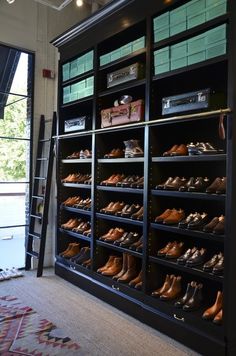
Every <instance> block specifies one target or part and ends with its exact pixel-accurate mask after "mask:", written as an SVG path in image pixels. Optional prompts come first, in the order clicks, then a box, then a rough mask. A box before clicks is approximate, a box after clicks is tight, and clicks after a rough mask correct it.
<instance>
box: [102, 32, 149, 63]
mask: <svg viewBox="0 0 236 356" xmlns="http://www.w3.org/2000/svg"><path fill="white" fill-rule="evenodd" d="M144 47H145V36H142V37H140V38H138V39H137V40H135V41H132V42H129V43H127V44H125V45H124V46H122V47H119V48H117V49H116V50H114V51H112V52H109V53H106V54H104V55H102V56H100V66H103V65H105V64H108V63H110V62H113V61H115V60H117V59H120V58H122V57H125V56H127V55H129V54H131V53H133V52H135V51H138V50H139V49H142V48H144Z"/></svg>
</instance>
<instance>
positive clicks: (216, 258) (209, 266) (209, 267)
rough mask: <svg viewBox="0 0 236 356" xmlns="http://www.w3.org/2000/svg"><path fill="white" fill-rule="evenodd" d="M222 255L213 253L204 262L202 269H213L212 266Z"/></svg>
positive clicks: (207, 270)
mask: <svg viewBox="0 0 236 356" xmlns="http://www.w3.org/2000/svg"><path fill="white" fill-rule="evenodd" d="M222 257H223V255H222V253H219V254H216V255H214V256H213V257H212V258H211V259H210V260H209V261H207V262H206V263H204V265H203V268H202V269H203V271H206V272H211V271H212V270H213V267H215V266H216V265H217V264H218V262H219V261H220V259H221V258H222Z"/></svg>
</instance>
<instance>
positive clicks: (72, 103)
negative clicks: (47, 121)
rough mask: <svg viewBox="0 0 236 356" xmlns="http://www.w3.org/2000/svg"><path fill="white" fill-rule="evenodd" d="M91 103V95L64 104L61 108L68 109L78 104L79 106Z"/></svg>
mask: <svg viewBox="0 0 236 356" xmlns="http://www.w3.org/2000/svg"><path fill="white" fill-rule="evenodd" d="M92 101H93V95H90V96H86V97H85V98H82V99H79V100H75V101H71V102H70V103H66V104H63V105H61V108H62V109H63V108H69V107H72V106H75V105H78V104H81V103H86V102H87V103H90V102H91V103H92Z"/></svg>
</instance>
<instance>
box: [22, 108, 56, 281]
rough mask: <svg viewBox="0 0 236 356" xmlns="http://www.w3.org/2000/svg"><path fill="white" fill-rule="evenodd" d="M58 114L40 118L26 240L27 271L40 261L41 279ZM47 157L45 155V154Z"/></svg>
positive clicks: (38, 272) (39, 274)
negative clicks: (35, 246) (39, 208)
mask: <svg viewBox="0 0 236 356" xmlns="http://www.w3.org/2000/svg"><path fill="white" fill-rule="evenodd" d="M56 120H57V117H56V112H54V113H53V119H52V121H51V120H45V117H44V115H41V118H40V129H39V135H38V145H37V155H36V166H35V175H34V179H33V189H32V196H31V205H30V215H29V216H30V223H29V229H28V236H27V240H26V261H25V269H26V270H29V269H31V262H32V258H36V259H38V268H37V277H41V276H42V274H43V264H44V255H45V246H46V235H47V225H48V213H49V201H50V193H51V180H52V172H53V148H54V139H53V136H55V133H56ZM45 122H51V123H52V127H51V135H50V139H45V137H44V136H45ZM46 142H50V143H49V149H48V152H47V155H48V157H47V158H43V157H42V154H43V144H44V143H46ZM44 156H45V153H44ZM44 161H47V169H46V176H44V177H40V173H41V164H42V163H43V162H44ZM42 181H44V182H45V190H44V194H43V195H42V194H39V186H40V182H42ZM37 200H40V201H43V212H42V214H41V215H40V214H38V213H36V209H37ZM36 220H38V221H39V222H40V223H41V229H40V233H37V232H35V231H34V229H35V221H36ZM34 239H37V240H38V241H39V249H38V252H36V251H34V250H33V241H34Z"/></svg>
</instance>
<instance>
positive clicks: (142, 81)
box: [98, 79, 146, 98]
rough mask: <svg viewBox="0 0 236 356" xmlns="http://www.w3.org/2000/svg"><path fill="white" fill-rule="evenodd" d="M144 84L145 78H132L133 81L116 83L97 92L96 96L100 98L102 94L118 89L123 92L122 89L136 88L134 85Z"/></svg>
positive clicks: (111, 92)
mask: <svg viewBox="0 0 236 356" xmlns="http://www.w3.org/2000/svg"><path fill="white" fill-rule="evenodd" d="M145 84H146V79H139V80H133V81H131V82H128V83H125V84H120V85H117V86H115V87H114V88H110V89H107V90H104V91H102V92H100V93H99V94H98V96H99V97H100V98H101V97H103V96H107V95H111V94H115V93H118V92H120V91H122V92H123V91H124V90H128V89H131V88H136V87H139V86H141V85H145Z"/></svg>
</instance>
